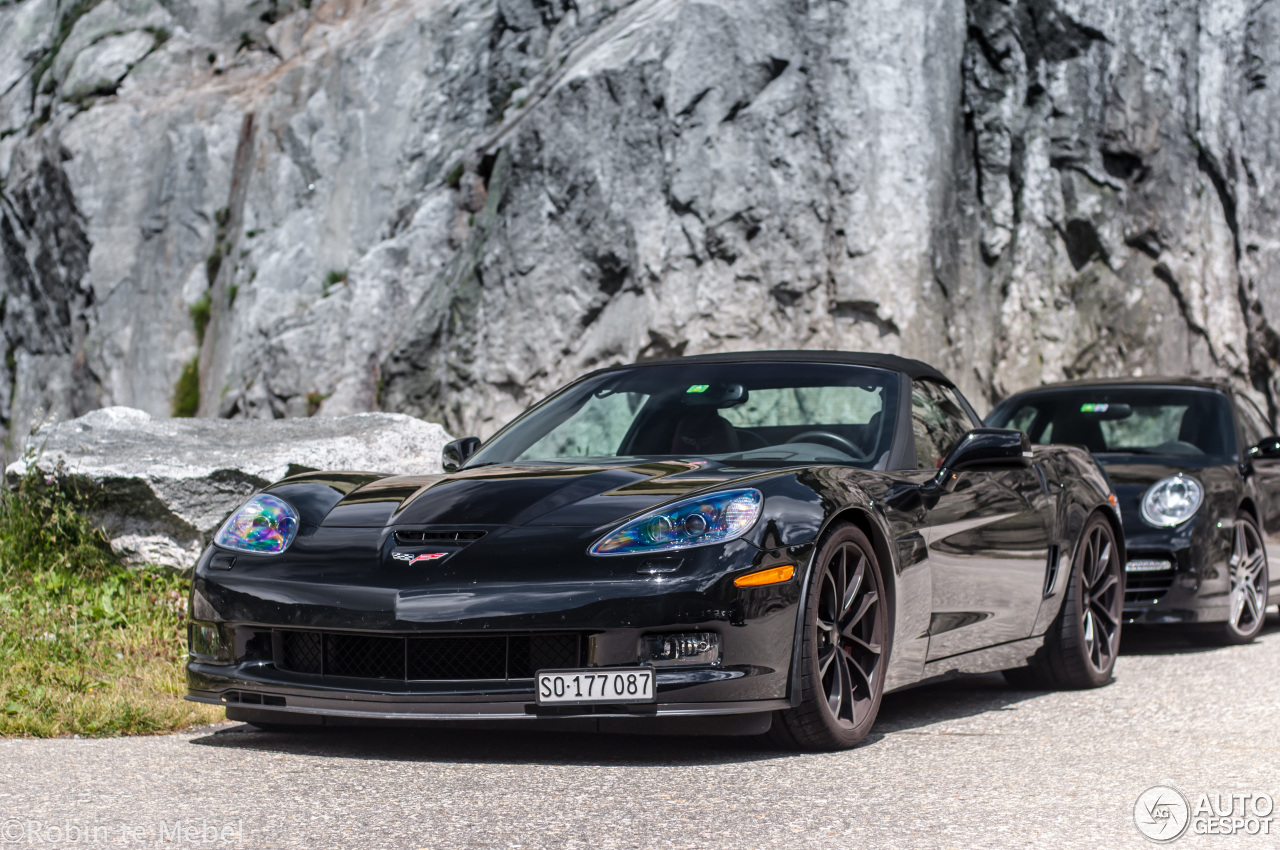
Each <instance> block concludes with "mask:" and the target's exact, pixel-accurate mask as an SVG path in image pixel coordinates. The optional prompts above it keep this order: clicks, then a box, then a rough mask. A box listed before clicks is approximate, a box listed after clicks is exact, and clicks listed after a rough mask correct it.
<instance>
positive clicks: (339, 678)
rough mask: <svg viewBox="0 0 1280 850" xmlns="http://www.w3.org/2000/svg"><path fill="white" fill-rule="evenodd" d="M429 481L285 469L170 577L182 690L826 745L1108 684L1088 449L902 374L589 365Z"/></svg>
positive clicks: (1113, 594) (294, 706)
mask: <svg viewBox="0 0 1280 850" xmlns="http://www.w3.org/2000/svg"><path fill="white" fill-rule="evenodd" d="M445 468H446V473H445V474H443V475H427V476H388V475H375V474H367V473H355V472H347V473H312V474H304V475H296V476H293V477H290V478H286V479H285V480H283V481H281V482H279V483H277V484H274V485H272V486H270V487H268V488H267V489H266V490H264V491H263V492H261V493H259V494H258V495H256V496H254V497H253V498H252V499H250V500H249V502H247V503H246V504H245V505H244V507H242V508H241V509H240V510H238V511H237V512H236V513H235V514H233V515H232V516H231V518H230V519H228V520H227V522H226V524H225V525H224V526H223V527H222V529H221V530H220V531H219V532H218V534H217V536H216V539H215V542H214V544H213V545H212V546H210V547H209V549H208V550H207V551H206V552H205V553H204V554H203V555H202V556H201V558H200V560H199V563H198V564H197V566H196V570H195V579H194V582H193V586H192V592H191V608H190V610H191V615H192V619H193V622H192V623H191V634H190V643H191V646H190V652H191V655H190V661H189V664H188V667H187V670H188V674H187V675H188V688H189V691H188V698H189V699H193V700H198V701H202V702H211V703H218V704H223V705H226V706H227V707H228V710H227V713H228V717H230V718H232V719H239V720H246V721H249V722H252V723H254V724H257V725H260V726H262V725H272V724H277V725H279V724H286V725H288V724H299V723H305V722H307V721H308V720H309V721H310V722H312V723H326V722H351V718H364V719H366V720H369V719H378V720H395V719H401V720H417V721H423V720H437V721H438V720H452V721H459V720H472V721H474V720H478V719H479V720H493V719H508V720H511V719H522V720H523V721H524V722H526V723H532V724H534V725H542V726H555V725H557V724H561V725H565V724H567V723H568V719H574V722H576V723H577V724H579V725H588V724H589V725H590V726H591V727H592V728H597V729H618V728H621V729H637V730H639V729H642V728H644V727H645V724H651V725H656V726H663V725H666V726H667V727H668V728H670V727H672V726H673V725H674V726H675V727H677V728H681V729H684V730H686V731H715V732H728V731H733V732H737V733H741V734H747V733H760V732H764V731H766V730H770V731H771V734H772V735H773V736H775V738H776V739H777V740H779V741H780V742H781V743H783V744H786V745H790V746H800V747H808V748H838V747H848V746H852V745H854V744H856V743H857V742H858V741H859V740H861V739H862V738H863V736H865V735H866V734H867V731H868V730H869V729H870V727H871V724H872V723H873V722H874V720H875V716H876V713H877V711H878V708H879V705H880V699H881V696H882V695H883V694H884V693H885V692H886V691H888V690H893V689H896V688H902V687H905V686H908V685H911V684H914V683H916V682H920V681H922V680H925V679H928V678H931V677H935V676H940V675H944V674H948V673H952V672H957V671H972V672H982V671H994V670H1007V669H1010V668H1025V667H1027V666H1028V665H1029V666H1030V667H1031V670H1030V671H1026V670H1025V669H1024V672H1025V673H1026V675H1027V676H1030V677H1034V678H1035V679H1036V680H1037V681H1038V682H1039V683H1041V684H1044V685H1049V686H1055V687H1066V688H1077V687H1095V686H1098V685H1102V684H1104V683H1106V682H1107V681H1108V680H1109V678H1110V675H1111V668H1112V665H1113V663H1114V658H1115V652H1116V648H1117V644H1118V640H1119V631H1120V613H1121V603H1122V599H1123V593H1124V573H1123V571H1122V569H1121V565H1122V564H1123V563H1124V561H1125V552H1124V543H1123V537H1122V534H1121V527H1120V522H1119V517H1118V515H1117V513H1116V510H1115V507H1114V498H1115V497H1114V496H1113V494H1112V493H1111V491H1110V488H1109V485H1108V484H1107V482H1106V479H1105V476H1103V474H1102V472H1101V471H1100V469H1099V468H1098V466H1097V465H1096V463H1095V462H1094V460H1093V458H1092V457H1090V455H1089V454H1088V453H1087V452H1086V451H1084V450H1082V449H1079V448H1073V447H1059V446H1048V447H1037V448H1035V449H1034V450H1033V449H1032V448H1031V446H1030V445H1029V443H1028V442H1027V438H1026V435H1025V434H1023V433H1021V432H1019V431H1013V430H996V429H986V428H981V427H980V423H979V420H978V419H977V417H976V416H975V414H974V413H973V410H972V408H971V407H970V406H969V404H968V402H967V401H965V399H964V398H963V397H962V396H961V395H960V394H959V393H958V392H957V391H956V389H955V387H954V386H953V385H952V383H951V382H950V381H948V380H947V379H946V378H945V377H944V376H943V375H941V374H940V373H938V372H937V371H936V370H934V369H932V368H931V367H929V366H927V365H925V364H923V363H919V362H916V361H912V360H904V359H900V358H896V357H889V356H881V355H869V354H845V353H839V352H777V353H755V354H731V355H709V356H701V357H689V358H683V359H679V360H670V361H663V362H651V363H643V364H637V365H633V366H623V367H617V368H612V369H605V370H602V371H598V372H594V373H592V374H590V375H587V376H586V377H584V378H582V379H580V380H578V381H576V382H574V383H573V384H570V385H569V386H567V387H566V388H564V389H562V390H561V391H559V392H557V393H556V394H554V395H552V396H551V397H550V398H548V399H546V400H544V401H543V402H541V403H539V404H537V405H536V406H534V407H533V408H531V409H530V410H529V411H528V412H526V413H525V414H523V415H522V416H520V417H519V418H517V419H516V420H515V421H513V422H512V423H511V424H510V425H508V426H507V427H506V428H504V429H503V430H502V431H501V432H499V433H498V434H497V435H496V436H494V437H493V438H492V439H491V440H489V441H488V442H487V443H485V444H483V445H480V444H479V442H478V441H477V440H475V439H466V440H459V441H457V442H455V443H452V444H450V445H449V446H447V447H446V449H445Z"/></svg>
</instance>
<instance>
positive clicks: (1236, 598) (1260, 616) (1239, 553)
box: [1212, 511, 1271, 646]
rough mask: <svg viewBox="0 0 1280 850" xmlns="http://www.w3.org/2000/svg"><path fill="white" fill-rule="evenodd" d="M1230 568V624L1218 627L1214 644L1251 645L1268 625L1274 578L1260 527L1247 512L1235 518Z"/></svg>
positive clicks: (1228, 620)
mask: <svg viewBox="0 0 1280 850" xmlns="http://www.w3.org/2000/svg"><path fill="white" fill-rule="evenodd" d="M1229 566H1230V571H1231V595H1230V597H1229V598H1230V600H1231V610H1230V612H1229V613H1228V619H1227V621H1226V622H1225V623H1221V624H1219V625H1218V626H1217V627H1215V629H1214V631H1213V632H1212V634H1213V637H1214V639H1215V642H1217V643H1220V644H1225V645H1227V646H1234V645H1238V644H1242V643H1252V642H1253V640H1254V638H1256V637H1257V636H1258V633H1259V632H1261V631H1262V627H1263V625H1265V624H1266V622H1267V588H1268V587H1269V585H1270V581H1271V575H1270V570H1269V569H1268V566H1267V550H1266V548H1265V547H1264V546H1263V545H1262V535H1261V534H1260V533H1259V532H1258V524H1257V523H1256V522H1254V520H1253V517H1251V516H1249V515H1248V514H1247V513H1245V512H1244V511H1241V512H1240V513H1239V514H1237V515H1236V533H1235V542H1234V544H1233V545H1232V547H1231V561H1230V563H1229Z"/></svg>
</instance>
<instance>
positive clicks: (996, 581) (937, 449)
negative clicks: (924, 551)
mask: <svg viewBox="0 0 1280 850" xmlns="http://www.w3.org/2000/svg"><path fill="white" fill-rule="evenodd" d="M911 414H912V430H913V436H914V437H915V441H916V465H917V467H918V468H920V469H936V468H937V467H938V466H939V465H940V464H941V462H942V460H943V458H945V457H946V455H947V454H948V453H949V452H950V451H951V449H952V448H953V447H954V446H955V444H956V443H957V442H958V441H959V440H960V438H962V437H963V436H964V435H965V434H966V433H968V431H969V430H970V429H972V428H974V427H978V425H979V423H977V422H976V421H975V420H974V419H973V418H972V416H971V415H970V414H969V413H968V412H967V405H965V404H964V403H963V402H962V401H961V400H960V399H959V397H958V396H957V395H956V393H955V391H954V390H952V389H951V388H949V387H945V386H942V385H941V384H937V383H934V382H931V381H913V382H912V394H911ZM931 501H932V500H931ZM1047 504H1048V496H1047V492H1046V488H1045V485H1044V480H1043V478H1042V476H1041V475H1040V473H1039V472H1038V471H1037V470H1036V469H1034V468H1025V469H1024V468H1019V469H1000V470H987V471H978V470H973V471H967V472H962V473H960V474H959V477H958V478H957V479H956V481H955V486H954V488H953V489H951V490H950V491H946V492H939V493H938V494H937V497H936V502H933V503H932V504H930V505H929V506H928V508H927V511H926V516H925V525H926V527H925V529H924V530H923V534H924V535H925V538H926V544H927V546H928V553H929V563H930V565H931V570H930V572H931V575H932V580H933V594H932V598H933V614H932V618H931V620H930V625H929V653H928V658H929V660H930V661H934V660H937V659H940V658H946V657H949V656H952V655H956V654H959V653H962V652H969V651H971V650H975V649H981V648H982V647H986V646H992V645H994V644H999V643H1005V642H1007V641H1012V640H1019V639H1021V638H1025V637H1029V636H1030V635H1031V630H1032V629H1033V628H1034V626H1035V619H1036V614H1037V613H1038V611H1039V609H1040V601H1041V599H1042V598H1043V596H1044V576H1045V569H1046V565H1047V561H1048V555H1049V529H1048V525H1047V522H1046V517H1047V516H1048V515H1049V513H1050V511H1049V510H1048V509H1047V507H1046V506H1047Z"/></svg>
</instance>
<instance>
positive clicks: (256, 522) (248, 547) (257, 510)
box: [213, 493, 298, 555]
mask: <svg viewBox="0 0 1280 850" xmlns="http://www.w3.org/2000/svg"><path fill="white" fill-rule="evenodd" d="M297 533H298V512H297V511H295V510H294V509H293V506H292V505H290V504H289V503H288V502H286V501H284V500H283V499H278V498H276V497H275V496H272V495H271V494H270V493H259V494H258V495H256V496H254V497H253V498H252V499H250V500H249V501H247V502H245V503H244V507H242V508H241V509H240V510H238V511H236V512H235V513H233V514H232V515H231V518H230V519H228V520H227V521H226V522H225V523H223V524H222V528H220V529H218V533H217V535H216V536H215V537H214V538H213V542H214V543H216V544H217V545H219V546H221V547H223V548H224V549H238V550H240V551H241V552H254V553H256V554H258V555H279V554H280V553H281V552H283V551H284V550H285V549H288V548H289V544H290V543H292V542H293V537H294V535H295V534H297Z"/></svg>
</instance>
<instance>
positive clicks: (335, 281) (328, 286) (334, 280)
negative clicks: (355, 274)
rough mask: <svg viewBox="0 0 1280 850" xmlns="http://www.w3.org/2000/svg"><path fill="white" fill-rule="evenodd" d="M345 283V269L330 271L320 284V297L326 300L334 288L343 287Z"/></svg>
mask: <svg viewBox="0 0 1280 850" xmlns="http://www.w3.org/2000/svg"><path fill="white" fill-rule="evenodd" d="M346 282H347V270H346V269H331V270H330V271H329V273H328V274H327V275H325V276H324V280H323V281H321V283H320V297H321V298H328V297H329V293H330V292H331V291H332V290H333V288H334V287H335V286H340V285H345V284H346Z"/></svg>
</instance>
